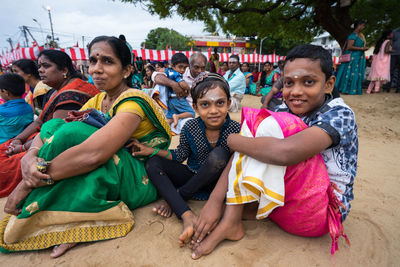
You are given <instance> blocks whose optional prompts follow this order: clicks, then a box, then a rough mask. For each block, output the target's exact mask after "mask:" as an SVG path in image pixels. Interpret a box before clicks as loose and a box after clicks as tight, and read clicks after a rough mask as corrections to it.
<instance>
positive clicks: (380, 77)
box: [368, 40, 390, 82]
mask: <svg viewBox="0 0 400 267" xmlns="http://www.w3.org/2000/svg"><path fill="white" fill-rule="evenodd" d="M388 42H389V40H386V41H384V42H383V43H382V46H381V48H380V49H379V53H378V54H377V55H374V59H373V61H372V64H371V71H370V73H369V75H368V80H370V81H385V82H388V81H390V54H387V53H385V46H386V44H387V43H388Z"/></svg>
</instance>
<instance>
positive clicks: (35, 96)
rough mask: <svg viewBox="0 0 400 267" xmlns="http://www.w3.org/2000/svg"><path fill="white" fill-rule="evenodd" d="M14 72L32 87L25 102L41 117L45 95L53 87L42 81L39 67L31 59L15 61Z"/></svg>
mask: <svg viewBox="0 0 400 267" xmlns="http://www.w3.org/2000/svg"><path fill="white" fill-rule="evenodd" d="M12 71H13V72H14V73H17V74H19V75H21V76H22V77H23V78H24V80H25V82H26V83H27V84H28V86H29V87H30V91H29V92H28V94H27V95H26V97H25V101H26V102H28V104H30V105H31V106H32V108H33V111H34V112H35V113H36V115H39V114H40V111H41V110H42V109H43V99H44V95H45V94H46V93H47V92H48V91H49V90H50V89H51V87H50V86H48V85H46V84H44V83H43V82H42V81H41V80H40V75H39V71H38V67H37V65H36V63H35V61H33V60H31V59H20V60H17V61H15V62H14V63H13V64H12Z"/></svg>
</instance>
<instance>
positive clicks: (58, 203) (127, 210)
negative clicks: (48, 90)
mask: <svg viewBox="0 0 400 267" xmlns="http://www.w3.org/2000/svg"><path fill="white" fill-rule="evenodd" d="M128 91H129V92H127V93H124V96H123V97H120V98H119V99H117V101H116V103H115V104H114V106H113V108H112V109H111V110H110V112H109V113H108V116H109V117H110V118H112V116H113V113H114V112H115V110H116V108H117V107H118V105H120V104H121V103H123V102H125V101H132V100H133V101H135V102H136V103H138V104H139V105H140V106H141V107H142V109H143V111H144V112H145V114H146V116H147V118H148V119H149V120H150V121H151V122H152V124H153V125H154V126H155V128H156V130H154V131H153V132H151V133H150V134H147V135H146V136H143V137H141V138H139V141H140V142H142V143H147V144H148V145H151V146H153V147H159V148H161V149H167V148H168V146H169V144H170V137H171V132H170V129H169V128H168V124H167V123H166V121H165V117H164V115H163V113H162V111H161V110H159V108H158V106H157V104H156V103H154V102H153V100H152V99H151V98H150V97H148V96H147V95H145V94H144V93H142V92H140V91H139V92H137V91H138V90H131V89H130V90H128ZM159 112H161V113H159ZM96 130H97V128H95V127H93V126H90V125H88V124H86V123H83V122H70V123H65V122H64V121H63V120H60V119H53V120H50V121H49V122H47V123H45V124H44V125H43V126H42V129H41V132H40V136H41V138H42V140H43V142H44V144H43V146H42V147H41V149H40V151H39V154H38V157H40V158H44V159H45V160H47V161H51V160H52V159H54V158H55V157H57V155H59V154H60V153H62V152H64V151H65V150H67V149H69V148H71V147H73V146H76V145H79V144H80V143H82V142H83V141H85V140H86V139H87V138H88V137H89V136H90V135H92V134H93V133H94V132H95V131H96ZM156 198H157V191H156V189H155V187H154V186H153V185H152V184H151V182H149V180H148V178H147V174H146V171H145V168H144V159H137V158H134V157H132V156H131V154H130V153H129V152H127V151H126V150H124V149H123V148H121V149H120V150H119V151H117V152H116V153H115V154H114V155H113V157H112V158H110V159H109V160H108V161H107V162H106V163H105V164H103V165H102V166H100V167H99V168H97V169H95V170H93V171H91V172H90V173H86V174H82V175H78V176H75V177H71V178H68V179H64V180H61V181H58V182H56V183H55V184H54V185H51V186H45V187H40V188H36V189H34V190H33V191H32V192H31V193H30V194H29V196H28V197H27V198H26V199H25V200H24V201H23V203H20V207H21V208H22V212H21V214H20V215H18V217H16V216H7V217H6V218H5V219H4V220H3V221H2V222H1V223H0V239H1V240H0V250H1V251H2V252H5V253H6V252H12V251H24V250H38V249H45V248H49V247H52V246H54V245H58V244H62V243H72V242H91V241H98V240H106V239H111V238H117V237H122V236H125V235H126V234H127V233H128V232H129V231H130V230H131V229H132V227H133V225H134V220H133V214H132V212H131V209H135V208H137V207H140V206H143V205H146V204H148V203H150V202H153V201H155V200H156Z"/></svg>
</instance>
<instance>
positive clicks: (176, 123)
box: [172, 114, 179, 128]
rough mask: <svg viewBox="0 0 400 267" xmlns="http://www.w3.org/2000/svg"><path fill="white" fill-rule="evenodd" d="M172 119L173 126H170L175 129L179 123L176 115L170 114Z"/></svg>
mask: <svg viewBox="0 0 400 267" xmlns="http://www.w3.org/2000/svg"><path fill="white" fill-rule="evenodd" d="M172 119H173V120H174V124H172V126H174V128H176V126H177V125H178V121H179V117H178V114H172Z"/></svg>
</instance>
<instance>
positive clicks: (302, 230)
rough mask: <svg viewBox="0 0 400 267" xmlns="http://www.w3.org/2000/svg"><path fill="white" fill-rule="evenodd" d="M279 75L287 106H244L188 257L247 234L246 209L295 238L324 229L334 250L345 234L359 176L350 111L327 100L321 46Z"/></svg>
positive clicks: (328, 80) (327, 74) (328, 62)
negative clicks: (237, 131) (227, 160)
mask: <svg viewBox="0 0 400 267" xmlns="http://www.w3.org/2000/svg"><path fill="white" fill-rule="evenodd" d="M283 78H284V88H283V98H284V100H285V104H282V105H281V106H278V110H277V111H285V112H276V113H275V112H271V111H268V110H265V109H263V110H257V109H251V108H244V110H243V111H242V128H241V133H240V135H238V134H232V135H230V136H229V137H228V145H229V147H230V148H231V149H232V150H234V151H235V154H234V157H233V160H231V161H230V163H228V166H227V168H226V169H225V170H224V172H223V173H222V175H221V178H220V179H219V181H218V183H217V185H216V187H215V189H214V191H213V192H212V193H211V196H210V199H209V200H208V202H207V203H206V205H205V206H204V208H203V210H202V211H201V213H200V216H199V219H198V220H197V222H196V225H195V229H196V232H195V234H194V236H193V242H192V248H193V254H192V258H193V259H197V258H199V257H201V256H202V255H205V254H208V253H211V252H212V251H213V249H214V248H215V247H216V246H217V245H218V244H219V243H220V242H221V241H223V240H224V239H229V240H239V239H241V238H242V237H243V236H244V234H245V232H244V228H243V225H242V222H241V219H242V213H243V210H244V207H245V205H246V209H245V212H244V213H243V216H245V217H246V218H249V217H250V218H254V217H256V218H257V219H262V218H266V217H269V218H270V219H271V220H273V221H274V222H276V223H277V224H278V225H279V226H280V227H281V228H282V229H284V230H285V231H287V232H289V233H292V234H296V235H301V236H321V235H324V234H326V233H328V232H329V233H330V235H331V237H332V241H333V243H332V250H331V252H332V253H334V252H335V250H336V249H337V239H338V238H339V237H340V235H343V236H345V235H344V233H343V228H342V221H343V220H344V219H345V218H346V216H347V214H348V213H349V211H350V208H351V205H350V200H352V199H353V183H354V178H355V175H356V172H357V153H358V137H357V125H356V122H355V118H354V113H353V111H352V110H351V109H350V108H349V107H348V106H347V105H346V104H345V103H344V102H343V99H341V98H333V97H332V96H331V95H330V93H331V92H332V89H333V86H334V84H335V77H334V76H332V58H331V55H330V54H329V53H328V52H327V51H326V50H324V49H323V48H322V47H319V46H314V45H301V46H298V47H295V48H293V49H292V50H291V51H290V52H289V53H288V55H287V56H286V59H285V67H284V76H283ZM286 166H287V167H286ZM225 197H226V204H227V206H226V208H225V211H224V214H223V217H222V219H221V221H219V219H220V218H221V216H222V211H223V203H224V199H225ZM218 221H219V222H218ZM217 223H218V224H217ZM215 225H217V226H216V227H215V229H213V227H214V226H215ZM210 231H212V232H211V233H210V234H209V235H208V236H207V237H206V238H205V239H204V240H203V238H204V237H205V236H206V235H207V234H208V233H209V232H210ZM346 240H347V238H346Z"/></svg>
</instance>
